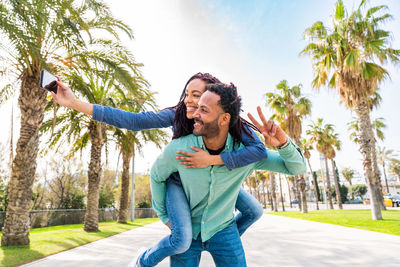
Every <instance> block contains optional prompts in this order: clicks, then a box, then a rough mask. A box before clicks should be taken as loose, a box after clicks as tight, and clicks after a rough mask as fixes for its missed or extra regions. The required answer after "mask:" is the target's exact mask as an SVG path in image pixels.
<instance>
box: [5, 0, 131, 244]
mask: <svg viewBox="0 0 400 267" xmlns="http://www.w3.org/2000/svg"><path fill="white" fill-rule="evenodd" d="M100 29H104V30H106V31H108V32H112V33H113V35H114V36H118V35H117V32H116V30H117V29H122V30H124V31H126V30H127V29H128V27H127V26H126V25H124V24H123V23H121V22H120V21H118V20H115V19H114V18H113V17H112V16H111V14H110V11H109V9H108V7H107V6H105V5H104V4H103V3H102V2H99V1H96V0H91V1H86V2H82V1H66V0H60V1H49V0H45V1H29V0H18V1H17V0H8V1H2V2H1V3H0V32H1V33H2V36H3V39H2V44H1V46H0V49H1V50H2V52H5V53H6V55H7V56H6V57H7V62H8V63H9V66H10V68H11V69H12V71H13V72H14V73H15V76H16V77H18V79H19V80H18V82H19V85H20V94H19V100H18V102H19V106H20V109H21V127H20V137H19V140H18V142H17V147H16V155H15V157H14V160H13V170H12V176H11V179H10V194H9V204H8V205H9V208H8V209H7V215H6V219H5V222H4V227H3V229H2V232H3V234H2V245H5V246H17V245H28V244H29V229H30V220H29V213H28V211H29V208H30V201H31V199H32V184H33V180H34V174H35V171H36V157H37V153H38V147H39V128H40V126H41V124H42V122H43V117H44V111H45V107H46V104H47V100H46V95H47V91H45V90H43V89H42V88H39V83H38V81H39V77H40V71H41V69H43V68H46V69H48V70H50V71H57V70H58V68H59V67H60V66H61V65H63V64H67V63H68V60H67V59H66V58H65V55H68V54H70V53H73V52H76V51H79V50H81V49H82V48H83V47H84V46H85V44H86V41H85V40H89V39H90V37H91V32H92V31H93V30H100ZM128 32H129V31H128ZM10 90H11V89H10ZM2 93H9V92H5V91H2Z"/></svg>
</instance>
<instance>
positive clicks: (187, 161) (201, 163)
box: [176, 146, 223, 168]
mask: <svg viewBox="0 0 400 267" xmlns="http://www.w3.org/2000/svg"><path fill="white" fill-rule="evenodd" d="M190 148H191V149H193V150H194V151H196V152H194V153H189V152H186V151H177V152H176V153H177V154H180V155H184V157H183V156H177V157H176V159H178V160H180V162H179V164H182V165H186V166H185V168H205V167H208V166H210V165H216V164H223V163H222V160H219V161H218V159H217V158H216V156H213V155H210V154H209V153H208V152H207V151H205V150H203V149H201V148H197V147H194V146H192V147H190Z"/></svg>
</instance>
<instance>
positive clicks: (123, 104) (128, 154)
mask: <svg viewBox="0 0 400 267" xmlns="http://www.w3.org/2000/svg"><path fill="white" fill-rule="evenodd" d="M144 93H148V94H147V95H143V96H139V95H136V96H131V97H128V98H127V99H126V100H125V99H120V100H119V103H120V108H122V109H124V110H126V111H130V112H135V113H138V112H142V111H146V106H150V107H151V108H153V109H154V108H155V102H154V98H153V96H152V94H151V93H150V92H144ZM117 97H118V96H116V97H115V98H117ZM115 98H114V99H115ZM137 100H139V101H137ZM133 107H134V108H133ZM113 135H114V139H115V141H116V143H117V145H118V147H119V150H120V152H121V154H122V175H121V195H120V201H119V202H120V208H119V211H118V220H117V221H118V222H119V223H126V221H127V219H128V212H129V207H128V206H129V187H130V180H129V172H130V171H129V169H130V166H129V163H130V162H131V160H133V161H134V160H135V151H138V152H140V151H141V150H142V148H143V145H144V143H146V142H149V141H150V142H153V143H154V144H155V145H156V146H157V147H158V148H161V146H162V144H166V142H167V139H166V138H167V134H166V133H165V132H164V131H162V130H159V129H150V130H144V131H140V132H132V131H128V130H122V129H118V128H115V129H114V134H113ZM132 173H134V170H132ZM132 186H134V185H132ZM134 197H135V196H134V195H132V196H131V198H134Z"/></svg>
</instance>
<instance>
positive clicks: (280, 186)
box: [278, 173, 285, 211]
mask: <svg viewBox="0 0 400 267" xmlns="http://www.w3.org/2000/svg"><path fill="white" fill-rule="evenodd" d="M278 179H279V193H280V195H281V203H282V211H285V201H284V199H283V193H282V178H281V174H280V173H278Z"/></svg>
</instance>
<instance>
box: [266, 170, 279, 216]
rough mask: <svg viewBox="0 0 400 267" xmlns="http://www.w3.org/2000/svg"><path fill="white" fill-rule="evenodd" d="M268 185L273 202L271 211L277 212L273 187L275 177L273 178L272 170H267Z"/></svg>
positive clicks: (274, 186)
mask: <svg viewBox="0 0 400 267" xmlns="http://www.w3.org/2000/svg"><path fill="white" fill-rule="evenodd" d="M268 177H269V185H270V187H271V190H270V191H271V198H272V203H273V208H272V211H274V212H277V211H278V201H277V199H276V192H275V188H276V182H275V181H276V179H275V173H273V172H269V175H268Z"/></svg>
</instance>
